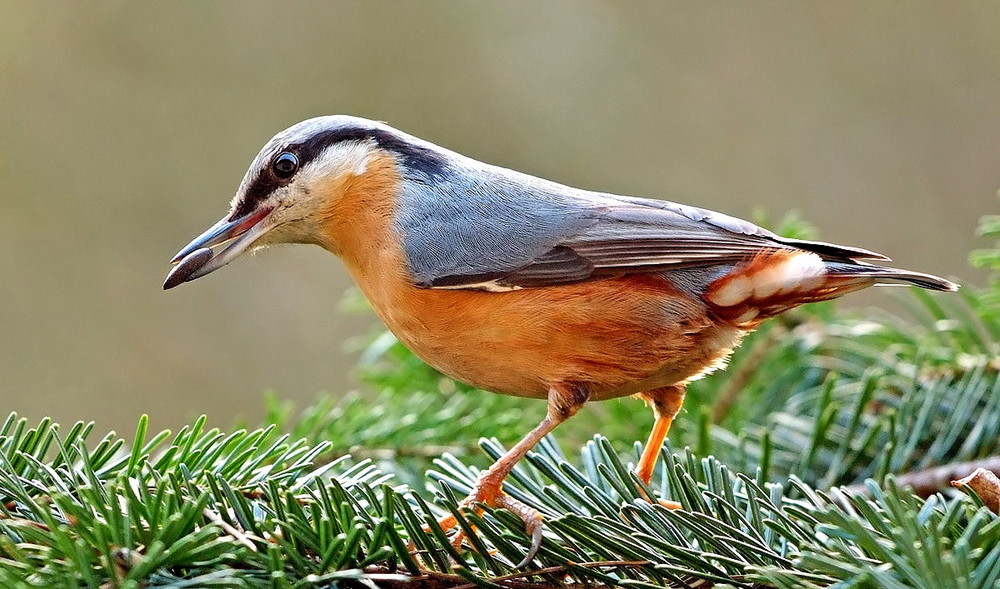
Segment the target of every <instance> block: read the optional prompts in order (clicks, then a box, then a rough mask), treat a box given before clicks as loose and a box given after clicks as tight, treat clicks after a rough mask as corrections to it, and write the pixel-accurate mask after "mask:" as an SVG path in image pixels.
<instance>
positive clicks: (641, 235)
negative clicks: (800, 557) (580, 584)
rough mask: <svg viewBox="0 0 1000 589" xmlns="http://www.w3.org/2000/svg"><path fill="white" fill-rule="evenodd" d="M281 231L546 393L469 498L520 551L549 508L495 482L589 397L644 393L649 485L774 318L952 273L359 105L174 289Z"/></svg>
mask: <svg viewBox="0 0 1000 589" xmlns="http://www.w3.org/2000/svg"><path fill="white" fill-rule="evenodd" d="M227 242H228V246H226V247H225V248H223V249H221V251H218V252H217V253H213V252H212V250H209V249H206V248H212V247H215V246H219V245H222V244H224V243H227ZM276 243H311V244H316V245H319V246H321V247H323V248H325V249H327V250H329V251H330V252H332V253H334V254H336V255H338V256H340V258H341V259H342V260H343V261H344V263H345V265H346V266H347V269H348V270H349V271H350V273H351V275H352V276H353V278H354V280H355V282H357V284H358V286H359V287H360V288H361V290H362V291H363V292H364V294H365V296H367V297H368V300H369V301H370V302H371V304H372V307H373V308H374V309H375V312H376V313H377V314H378V316H379V317H380V318H381V319H382V321H384V322H385V324H386V325H387V326H388V327H389V329H390V330H391V331H392V332H393V333H394V334H395V335H396V336H397V337H398V338H399V339H400V341H402V342H403V343H404V344H406V346H408V347H409V348H410V349H411V350H413V352H414V353H415V354H416V355H417V356H419V357H420V358H422V359H423V360H424V361H425V362H427V363H428V364H430V365H431V366H433V367H434V368H436V369H437V370H439V371H441V372H443V373H444V374H447V375H449V376H451V377H453V378H456V379H458V380H460V381H462V382H465V383H468V384H470V385H472V386H475V387H478V388H481V389H485V390H488V391H494V392H497V393H502V394H506V395H516V396H520V397H532V398H538V399H547V401H548V413H547V415H546V417H545V419H544V420H543V421H542V422H541V423H540V424H539V425H538V427H536V428H535V429H534V430H532V431H531V432H530V433H529V434H528V435H527V436H525V437H524V439H522V440H521V441H520V442H518V443H517V444H516V445H515V446H513V447H512V448H511V449H510V450H509V451H508V452H507V453H506V454H505V455H504V456H503V457H501V458H500V459H499V460H497V461H496V463H494V464H493V466H491V467H490V468H489V469H488V470H486V471H485V472H484V473H483V474H482V476H481V477H480V478H479V480H478V482H477V484H476V485H475V488H474V489H473V491H472V493H471V495H470V496H469V497H468V498H467V499H466V501H465V504H466V505H474V504H476V503H477V502H482V503H485V504H487V505H490V506H495V507H505V508H508V509H511V510H512V511H514V512H516V513H518V514H519V515H520V516H521V518H522V519H524V520H525V523H526V525H527V527H528V528H529V531H530V532H531V533H532V536H533V544H532V548H531V550H530V551H529V554H528V557H527V558H526V559H525V563H526V562H527V561H528V560H530V559H531V558H532V557H533V555H534V553H535V551H536V550H537V547H538V545H539V543H540V542H541V515H540V514H538V513H537V512H535V511H533V510H531V509H529V508H528V507H526V506H525V505H523V504H521V503H519V502H517V501H516V500H514V499H512V498H510V497H509V496H507V495H506V494H504V493H503V491H502V483H503V480H504V478H505V477H506V476H507V474H508V473H510V471H511V469H512V468H513V467H514V464H515V463H516V462H517V461H518V460H520V459H521V458H522V457H523V456H524V455H525V454H526V453H527V452H528V450H530V449H531V448H532V447H533V446H534V445H535V443H536V442H538V441H539V440H540V439H541V438H542V437H543V436H545V435H546V434H548V433H549V432H551V431H552V430H553V429H554V428H555V427H556V426H557V425H559V424H560V423H561V422H563V421H564V420H566V419H567V418H569V417H570V416H572V415H573V414H574V413H576V412H577V410H578V409H579V408H580V407H581V406H582V405H583V404H584V403H585V402H587V401H589V400H594V401H600V400H604V399H612V398H615V397H622V396H625V395H635V396H637V397H639V398H640V399H642V400H644V401H645V402H646V403H648V404H649V405H651V406H652V409H653V412H654V414H655V417H656V422H655V425H654V427H653V431H652V433H651V434H650V436H649V440H648V442H647V443H646V446H645V450H644V451H643V454H642V457H641V458H640V460H639V464H638V467H637V474H638V476H639V478H640V479H641V480H642V481H644V482H646V483H648V482H649V480H650V478H651V476H652V474H653V467H654V464H655V462H656V458H657V455H658V453H659V449H660V446H661V445H662V443H663V440H664V438H665V436H666V435H667V431H668V430H669V428H670V424H671V421H672V420H673V419H674V417H675V416H676V414H677V412H678V411H679V409H680V407H681V402H682V401H683V399H684V389H685V385H686V384H687V383H689V382H691V381H693V380H695V379H697V378H700V377H701V376H703V375H705V374H707V373H709V372H711V371H713V370H715V369H717V368H720V367H721V366H722V365H723V364H724V362H725V360H726V358H727V357H728V356H729V354H730V353H731V352H732V350H733V349H734V348H735V347H736V346H737V345H738V344H739V343H740V340H741V338H742V337H743V336H744V335H745V334H746V333H748V332H750V331H752V330H753V329H755V328H756V327H757V326H758V325H760V323H761V322H762V321H764V320H765V319H767V318H768V317H772V316H774V315H777V314H778V313H781V312H783V311H786V310H788V309H790V308H792V307H795V306H797V305H800V304H802V303H809V302H814V301H824V300H827V299H832V298H834V297H838V296H840V295H842V294H845V293H848V292H851V291H855V290H859V289H862V288H867V287H869V286H872V285H875V284H886V283H908V284H914V285H917V286H919V287H922V288H928V289H931V290H943V291H953V290H955V289H956V288H957V285H955V284H953V283H951V282H949V281H947V280H944V279H942V278H938V277H936V276H931V275H928V274H922V273H918V272H910V271H907V270H899V269H896V268H889V267H885V266H879V265H875V264H873V263H872V262H873V261H877V262H884V261H888V258H886V257H885V256H882V255H880V254H876V253H874V252H870V251H868V250H864V249H860V248H855V247H846V246H840V245H834V244H830V243H822V242H817V241H803V240H798V239H789V238H785V237H780V236H778V235H775V234H774V233H771V232H769V231H766V230H764V229H762V228H760V227H757V226H756V225H753V224H752V223H749V222H747V221H743V220H740V219H736V218H733V217H730V216H727V215H723V214H721V213H716V212H713V211H709V210H705V209H699V208H695V207H690V206H686V205H682V204H676V203H672V202H666V201H660V200H648V199H643V198H635V197H630V196H617V195H614V194H604V193H597V192H589V191H586V190H580V189H576V188H570V187H568V186H563V185H561V184H556V183H555V182H549V181H547V180H542V179H540V178H535V177H532V176H528V175H526V174H521V173H519V172H515V171H512V170H507V169H504V168H499V167H495V166H491V165H488V164H484V163H482V162H478V161H476V160H473V159H470V158H468V157H465V156H463V155H460V154H458V153H455V152H452V151H449V150H447V149H444V148H441V147H438V146H437V145H434V144H432V143H429V142H427V141H423V140H421V139H418V138H416V137H413V136H411V135H407V134H405V133H403V132H400V131H398V130H396V129H394V128H392V127H389V126H388V125H385V124H382V123H377V122H374V121H369V120H366V119H361V118H356V117H349V116H328V117H319V118H314V119H309V120H307V121H303V122H301V123H299V124H297V125H294V126H292V127H290V128H288V129H286V130H284V131H282V132H281V133H279V134H278V135H276V136H275V137H274V138H273V139H271V141H269V142H268V143H267V145H265V146H264V148H263V149H262V150H261V151H260V153H259V154H258V155H257V157H256V158H255V159H254V161H253V163H252V164H251V165H250V169H249V171H247V173H246V176H245V177H244V178H243V182H242V184H241V185H240V188H239V190H238V191H237V193H236V197H235V198H234V199H233V201H232V203H231V210H230V212H229V214H228V215H226V216H225V217H224V218H223V219H222V220H221V221H219V222H218V223H216V224H215V225H213V226H212V227H211V228H210V229H208V230H207V231H206V232H205V233H203V234H202V235H200V236H199V237H198V238H196V239H195V240H194V241H192V242H191V243H190V244H189V245H188V246H187V247H185V248H184V249H182V250H181V251H180V252H179V253H178V254H177V256H176V257H174V259H173V261H174V262H178V261H180V264H178V266H177V267H176V268H174V271H172V272H171V274H170V275H168V277H167V280H166V282H165V283H164V285H163V286H164V288H171V287H174V286H177V285H178V284H180V283H182V282H187V281H189V280H194V279H195V278H199V277H201V276H204V275H206V274H208V273H209V272H213V271H215V270H217V269H219V268H221V267H222V266H224V265H225V264H228V263H229V262H230V261H232V260H233V259H235V258H236V257H237V256H239V255H240V254H241V253H243V252H245V251H247V250H249V249H252V248H257V247H261V246H265V245H269V244H276ZM442 525H443V526H444V527H451V526H454V525H455V522H454V520H453V519H451V518H446V519H445V520H443V521H442Z"/></svg>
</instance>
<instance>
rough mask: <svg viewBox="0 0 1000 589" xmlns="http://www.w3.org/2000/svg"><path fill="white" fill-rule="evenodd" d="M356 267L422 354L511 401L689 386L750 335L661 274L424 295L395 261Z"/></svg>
mask: <svg viewBox="0 0 1000 589" xmlns="http://www.w3.org/2000/svg"><path fill="white" fill-rule="evenodd" d="M351 266H352V265H351V264H348V267H349V268H350V269H351V272H352V274H354V275H355V276H354V277H355V280H356V281H357V283H358V284H359V285H360V286H361V288H362V290H363V291H364V292H365V295H366V296H367V297H368V299H369V300H370V302H371V303H372V306H373V307H374V309H375V311H376V313H377V314H378V315H379V317H380V318H381V319H382V320H383V321H384V322H385V324H386V325H387V326H388V327H389V329H390V330H391V331H392V332H393V333H394V334H395V335H396V336H397V337H398V338H399V339H400V341H402V342H403V343H404V344H406V346H407V347H409V348H410V349H411V350H413V352H414V353H415V354H416V355H417V356H419V357H420V358H421V359H422V360H424V361H425V362H427V363H428V364H430V365H431V366H433V367H434V368H436V369H437V370H439V371H441V372H443V373H444V374H447V375H449V376H451V377H453V378H456V379H458V380H460V381H463V382H465V383H468V384H470V385H472V386H475V387H478V388H482V389H486V390H490V391H494V392H498V393H503V394H508V395H516V396H521V397H536V398H545V397H546V395H547V393H548V389H549V387H550V386H551V385H554V384H565V383H574V384H582V385H585V386H587V387H588V389H589V390H590V391H591V399H594V400H601V399H609V398H614V397H620V396H624V395H630V394H634V393H638V392H642V391H644V390H649V389H652V388H656V387H661V386H666V385H670V384H675V383H679V382H685V381H688V380H691V379H693V378H695V377H697V376H699V375H701V374H704V373H706V372H709V371H711V370H712V369H714V368H716V367H718V366H720V365H721V364H722V363H723V362H724V361H725V358H726V357H727V356H728V354H729V353H730V352H731V351H732V349H733V348H734V347H735V346H736V345H737V344H738V343H739V339H740V337H741V336H742V334H743V332H742V331H741V330H739V329H737V328H735V327H732V326H731V325H724V324H718V323H716V322H715V321H713V320H711V319H710V318H709V317H708V315H707V314H706V307H705V305H704V304H703V303H702V302H701V301H698V300H695V299H693V298H691V297H690V296H689V295H686V294H683V293H681V292H679V291H678V290H677V289H675V288H674V287H673V285H672V284H671V283H670V282H669V281H668V280H666V279H664V278H661V277H659V276H655V275H633V276H625V277H619V278H608V279H604V280H597V281H592V282H585V283H578V284H569V285H563V286H555V287H545V288H537V289H523V290H514V291H509V292H482V291H475V290H440V289H422V288H416V287H414V286H412V285H411V284H410V282H409V281H408V280H406V278H405V277H404V276H403V274H402V273H400V272H393V271H391V270H387V269H388V268H392V267H393V266H396V265H395V264H385V265H378V268H379V271H378V272H377V274H378V275H377V276H373V273H372V272H371V271H368V272H366V271H364V270H362V269H360V268H358V267H351ZM396 267H397V268H398V267H399V266H396ZM369 268H371V266H369Z"/></svg>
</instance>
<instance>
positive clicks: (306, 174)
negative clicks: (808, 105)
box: [163, 115, 448, 289]
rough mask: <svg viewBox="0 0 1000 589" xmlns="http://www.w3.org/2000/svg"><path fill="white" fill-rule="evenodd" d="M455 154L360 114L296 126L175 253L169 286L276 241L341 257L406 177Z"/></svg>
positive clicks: (429, 170) (434, 169)
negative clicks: (350, 238) (221, 212)
mask: <svg viewBox="0 0 1000 589" xmlns="http://www.w3.org/2000/svg"><path fill="white" fill-rule="evenodd" d="M447 153H448V152H446V151H445V150H442V149H440V148H438V147H436V146H434V145H432V144H430V143H427V142H425V141H422V140H420V139H417V138H416V137H412V136H410V135H406V134H405V133H402V132H400V131H397V130H396V129H393V128H392V127H389V126H387V125H384V124H382V123H377V122H375V121H370V120H367V119H361V118H357V117H349V116H342V115H338V116H327V117H318V118H314V119H309V120H306V121H303V122H301V123H298V124H296V125H293V126H292V127H289V128H288V129H285V130H284V131H282V132H280V133H278V134H277V135H275V136H274V138H272V139H271V140H270V141H269V142H268V143H267V144H266V145H265V146H264V147H263V149H261V150H260V153H258V154H257V157H256V158H254V160H253V163H251V165H250V168H249V169H248V170H247V173H246V175H245V176H244V177H243V182H242V183H241V184H240V187H239V190H238V191H237V192H236V196H235V197H234V198H233V200H232V203H231V205H230V210H229V213H228V214H227V215H226V216H225V217H223V218H222V219H221V220H219V222H217V223H216V224H215V225H212V226H211V227H210V228H208V229H207V230H206V231H205V232H204V233H202V234H201V235H199V236H198V237H197V238H195V239H194V240H193V241H192V242H191V243H189V244H188V245H187V246H185V247H184V248H183V249H182V250H181V251H180V252H178V253H177V255H176V256H174V258H173V260H171V262H172V263H176V264H177V266H175V268H174V269H173V270H172V271H171V273H170V274H169V275H168V276H167V279H166V281H165V282H164V284H163V287H164V288H165V289H166V288H173V287H175V286H177V285H179V284H182V283H184V282H189V281H191V280H194V279H196V278H200V277H202V276H204V275H206V274H208V273H210V272H213V271H215V270H217V269H219V268H221V267H222V266H224V265H226V264H228V263H229V262H231V261H232V260H234V259H235V258H237V257H238V256H240V255H241V254H242V253H244V252H246V251H249V250H253V249H256V248H259V247H262V246H267V245H272V244H279V243H311V244H317V245H321V246H323V247H325V248H327V249H329V250H331V251H333V252H335V253H341V251H340V250H342V249H344V244H343V243H341V241H342V240H343V239H347V237H346V236H347V235H348V234H350V233H352V232H355V233H356V232H357V229H358V227H357V225H358V223H361V222H363V219H362V217H364V216H368V217H371V216H376V217H380V218H382V219H387V218H388V217H389V216H390V215H391V210H390V209H391V207H392V201H393V193H394V192H395V191H398V190H399V184H400V182H402V181H403V180H402V179H403V178H404V177H413V176H414V175H417V176H421V175H422V176H424V177H430V176H433V175H435V174H438V173H440V171H441V170H442V169H443V167H444V166H445V165H446V160H447V158H448V155H447ZM368 230H370V228H368ZM223 245H225V247H222V248H221V249H218V250H217V251H215V250H212V249H210V248H219V246H223Z"/></svg>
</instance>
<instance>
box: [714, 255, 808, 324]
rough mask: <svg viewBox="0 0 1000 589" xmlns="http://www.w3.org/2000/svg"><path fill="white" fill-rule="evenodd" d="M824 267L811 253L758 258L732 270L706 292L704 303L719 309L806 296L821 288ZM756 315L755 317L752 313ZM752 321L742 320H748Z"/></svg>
mask: <svg viewBox="0 0 1000 589" xmlns="http://www.w3.org/2000/svg"><path fill="white" fill-rule="evenodd" d="M825 278H826V267H825V266H824V265H823V260H822V259H820V257H819V256H818V255H816V254H814V253H812V252H805V251H799V252H793V253H791V254H788V255H784V252H782V253H781V254H777V255H773V256H767V257H761V258H758V259H757V260H754V262H751V263H750V265H749V266H747V267H744V268H738V269H736V270H735V271H734V272H733V273H732V274H729V275H727V276H725V277H723V278H722V279H720V280H719V284H720V285H719V287H718V288H717V289H711V288H710V289H709V294H708V300H709V301H710V302H712V303H713V304H715V305H718V306H720V307H734V306H736V305H739V304H742V303H752V302H755V301H765V300H766V299H768V298H770V297H773V296H776V295H778V296H780V295H786V294H791V293H796V292H809V291H811V290H815V289H817V288H819V287H820V286H822V285H823V281H824V280H825ZM755 315H756V313H755ZM749 319H752V317H750V318H748V319H746V320H749Z"/></svg>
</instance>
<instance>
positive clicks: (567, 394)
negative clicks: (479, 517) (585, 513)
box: [438, 385, 589, 568]
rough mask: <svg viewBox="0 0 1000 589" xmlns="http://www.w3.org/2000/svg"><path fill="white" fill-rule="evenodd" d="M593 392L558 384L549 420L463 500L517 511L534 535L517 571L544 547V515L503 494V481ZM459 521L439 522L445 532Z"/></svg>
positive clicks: (466, 504)
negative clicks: (530, 451)
mask: <svg viewBox="0 0 1000 589" xmlns="http://www.w3.org/2000/svg"><path fill="white" fill-rule="evenodd" d="M588 397H589V392H588V391H587V390H586V389H585V388H583V387H580V386H577V385H557V386H553V387H552V388H550V389H549V397H548V401H549V407H548V411H547V412H546V414H545V419H543V420H542V422H541V423H539V424H538V426H537V427H535V429H533V430H531V432H530V433H528V435H526V436H524V438H523V439H521V441H520V442H518V443H517V444H515V445H514V447H513V448H511V449H510V450H508V451H507V453H506V454H504V455H503V456H501V457H500V459H499V460H497V461H496V462H494V463H493V466H491V467H490V468H489V469H487V470H486V471H485V472H483V473H482V474H481V475H479V479H478V480H477V481H476V484H475V486H473V488H472V492H471V493H469V496H468V497H466V498H465V499H463V500H462V503H461V505H462V506H463V507H472V508H475V506H476V504H478V503H483V504H486V505H488V506H489V507H502V508H504V509H507V510H508V511H511V512H513V513H514V514H516V515H517V516H518V517H520V518H521V520H523V521H524V526H525V528H526V529H527V531H528V533H529V534H530V535H531V548H530V549H529V550H528V554H527V556H525V557H524V560H523V561H521V563H520V564H518V565H517V568H521V567H524V566H526V565H527V564H528V563H529V562H531V559H533V558H534V557H535V553H537V552H538V548H539V546H541V544H542V519H543V518H542V514H541V513H539V512H538V510H536V509H534V508H532V507H530V506H528V505H525V504H524V503H522V502H520V501H518V500H517V499H514V498H513V497H510V496H509V495H507V494H506V493H504V492H503V481H504V479H505V478H507V475H508V474H510V471H511V470H513V469H514V465H515V464H517V463H518V461H520V460H521V458H523V457H524V455H525V454H527V453H528V451H529V450H531V449H532V448H533V447H534V446H535V444H537V443H538V441H539V440H541V439H542V438H544V437H545V436H546V435H548V433H549V432H551V431H552V430H554V429H555V428H556V426H558V425H559V424H560V423H562V422H564V421H566V420H567V419H569V418H570V417H572V416H573V415H574V414H575V413H576V412H577V411H578V410H579V409H580V407H581V406H583V404H584V403H585V402H586V401H587V398H588ZM456 524H457V522H456V521H455V517H454V516H448V517H445V518H444V519H442V520H441V521H439V522H438V525H440V526H441V529H443V530H445V531H447V530H449V529H451V528H453V527H455V525H456ZM462 539H463V536H462V534H461V533H460V534H459V535H458V537H457V538H456V540H455V541H456V543H458V544H460V543H461V541H462Z"/></svg>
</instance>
